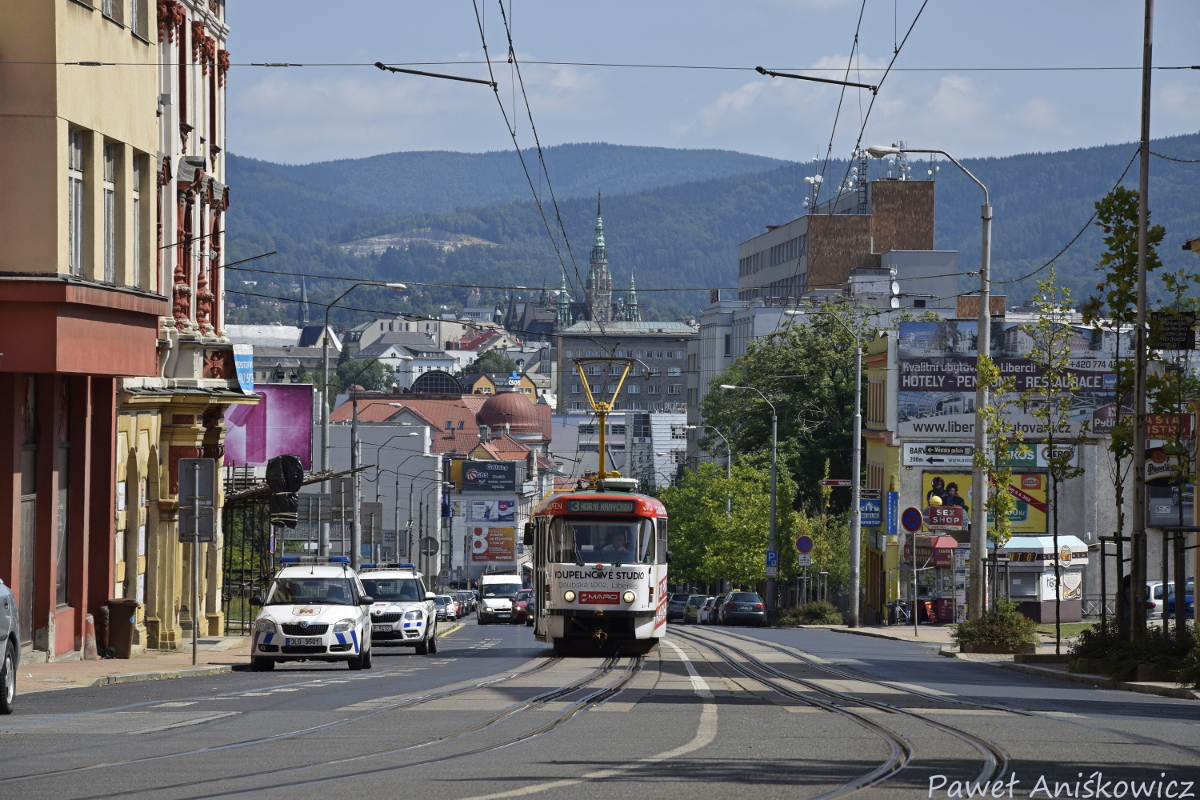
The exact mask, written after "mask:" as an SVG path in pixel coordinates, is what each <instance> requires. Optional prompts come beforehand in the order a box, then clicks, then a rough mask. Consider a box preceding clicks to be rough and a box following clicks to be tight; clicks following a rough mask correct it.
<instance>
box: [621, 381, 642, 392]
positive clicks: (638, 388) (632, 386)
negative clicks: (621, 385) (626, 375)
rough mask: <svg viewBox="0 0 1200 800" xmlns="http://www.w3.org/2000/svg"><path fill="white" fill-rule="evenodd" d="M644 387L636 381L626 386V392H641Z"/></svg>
mask: <svg viewBox="0 0 1200 800" xmlns="http://www.w3.org/2000/svg"><path fill="white" fill-rule="evenodd" d="M641 391H642V387H641V386H638V385H637V384H636V383H631V384H630V385H628V386H626V387H625V394H641Z"/></svg>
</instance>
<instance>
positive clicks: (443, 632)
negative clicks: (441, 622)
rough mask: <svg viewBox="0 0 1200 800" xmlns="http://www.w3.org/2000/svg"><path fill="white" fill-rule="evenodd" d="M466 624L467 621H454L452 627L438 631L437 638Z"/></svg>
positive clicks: (447, 634)
mask: <svg viewBox="0 0 1200 800" xmlns="http://www.w3.org/2000/svg"><path fill="white" fill-rule="evenodd" d="M466 624H467V623H465V622H458V623H455V625H454V627H452V628H447V629H446V630H444V631H438V632H437V636H438V638H439V639H440V638H442V637H443V636H449V635H450V634H452V633H454V632H455V631H456V630H458V629H459V628H461V627H463V626H464V625H466Z"/></svg>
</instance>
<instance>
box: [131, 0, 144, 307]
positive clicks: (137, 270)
mask: <svg viewBox="0 0 1200 800" xmlns="http://www.w3.org/2000/svg"><path fill="white" fill-rule="evenodd" d="M136 1H137V0H134V2H136ZM134 10H136V9H134ZM134 19H137V17H134ZM141 186H142V159H141V157H140V156H135V157H134V159H133V273H132V274H131V275H130V277H129V285H130V286H141V285H142V191H141Z"/></svg>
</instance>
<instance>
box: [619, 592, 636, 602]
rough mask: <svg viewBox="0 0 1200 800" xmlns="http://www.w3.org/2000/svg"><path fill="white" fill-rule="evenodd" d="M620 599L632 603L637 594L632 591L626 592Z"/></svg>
mask: <svg viewBox="0 0 1200 800" xmlns="http://www.w3.org/2000/svg"><path fill="white" fill-rule="evenodd" d="M621 599H622V600H624V601H625V602H626V603H632V602H633V601H634V600H636V599H637V595H635V594H634V593H633V592H626V593H625V594H623V595H621Z"/></svg>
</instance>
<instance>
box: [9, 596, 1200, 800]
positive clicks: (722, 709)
mask: <svg viewBox="0 0 1200 800" xmlns="http://www.w3.org/2000/svg"><path fill="white" fill-rule="evenodd" d="M777 648H782V649H777ZM374 661H375V666H374V668H373V669H372V670H370V671H366V672H351V671H349V670H347V669H346V668H345V667H343V666H340V665H337V666H334V665H308V664H299V665H288V666H283V667H278V668H276V670H275V671H274V672H270V673H251V672H235V673H233V674H230V675H219V676H211V677H198V678H183V679H176V680H168V681H158V682H151V683H135V684H118V685H113V686H106V687H101V688H95V689H81V690H64V691H57V692H45V693H36V694H28V695H21V696H20V697H19V698H18V703H19V705H18V710H17V712H16V713H15V714H13V715H12V716H9V717H5V718H0V798H9V797H53V798H85V797H86V798H95V797H137V798H199V797H231V796H244V795H255V796H261V797H328V796H338V797H341V796H344V795H346V794H351V793H352V794H353V795H354V796H362V797H399V796H404V797H410V796H412V797H420V798H423V799H424V798H430V799H431V800H432V799H435V798H482V797H542V798H560V797H561V798H573V799H574V798H580V797H589V798H590V797H605V798H609V797H612V798H623V797H630V798H648V797H650V798H657V797H669V798H681V799H684V800H694V798H697V797H704V798H708V797H713V798H727V797H730V798H734V797H736V798H741V797H754V798H760V797H787V798H793V799H796V798H799V799H802V800H803V799H808V798H818V797H820V798H833V797H844V796H849V794H852V793H858V794H859V795H860V796H862V797H864V798H870V797H881V798H882V797H889V798H890V797H897V798H900V797H903V798H917V797H929V796H931V795H932V796H934V797H946V796H947V795H948V794H949V796H964V797H965V796H967V794H968V793H967V790H966V787H965V786H964V783H963V782H964V781H969V782H971V789H972V792H971V793H972V794H974V795H975V796H979V790H978V789H976V788H975V785H974V784H975V782H976V781H985V782H986V781H996V780H998V781H1000V783H999V784H995V783H993V784H989V785H988V786H987V787H986V788H987V789H989V790H992V791H989V794H990V796H993V797H1001V796H1003V797H1039V798H1040V797H1067V796H1070V797H1073V798H1085V800H1088V799H1089V798H1106V797H1114V798H1123V797H1135V796H1139V795H1140V796H1141V797H1152V798H1155V800H1160V798H1163V797H1172V795H1174V796H1175V797H1188V796H1195V794H1196V792H1197V791H1200V790H1198V789H1197V788H1196V785H1197V784H1200V703H1196V702H1192V701H1187V700H1174V699H1169V698H1160V697H1153V696H1145V695H1137V694H1130V693H1126V692H1116V691H1109V690H1104V689H1097V688H1092V687H1087V686H1081V685H1077V684H1070V683H1063V682H1058V681H1052V680H1048V679H1041V678H1037V677H1033V676H1028V675H1023V674H1019V673H1013V672H1008V671H1004V670H1000V669H997V668H996V667H994V666H991V665H988V664H979V663H971V662H966V661H961V660H953V659H946V658H941V657H939V656H937V655H936V654H935V653H934V652H933V649H932V648H929V647H924V646H920V645H913V644H908V643H904V642H892V641H881V640H878V639H869V638H863V637H857V636H849V635H845V634H836V633H831V632H828V631H822V630H789V631H774V630H767V631H759V630H740V629H737V630H729V629H723V628H707V627H705V628H697V627H695V626H687V627H680V626H675V625H672V626H671V627H670V629H669V634H668V638H667V641H666V643H664V645H662V646H660V647H659V648H658V649H657V650H656V651H655V652H652V653H651V654H650V655H648V656H646V657H644V658H603V657H601V656H599V655H597V656H591V657H586V656H585V657H575V658H568V659H556V658H554V657H553V655H552V653H551V652H550V651H549V648H547V647H546V646H544V645H541V644H539V643H538V642H535V641H534V639H533V634H532V629H529V628H525V627H508V626H499V625H496V626H478V625H476V624H475V623H474V620H473V618H472V619H468V620H467V625H466V626H465V627H463V628H461V629H460V630H458V631H456V632H454V633H452V634H450V635H448V636H446V637H443V639H442V640H441V644H440V646H439V652H438V653H437V654H436V655H432V656H418V655H415V654H414V653H413V652H412V650H410V649H407V648H396V649H391V648H379V649H377V651H376V654H375V659H374ZM1095 773H1100V776H1099V777H1097V776H1096V775H1095ZM1164 774H1165V776H1164ZM1043 777H1044V784H1043V783H1040V782H1039V778H1043ZM1014 780H1015V781H1016V782H1015V783H1011V787H1010V782H1012V781H1014ZM1089 780H1091V781H1092V787H1091V788H1092V792H1091V794H1089V786H1088V785H1087V784H1086V782H1087V781H1089ZM1172 780H1174V781H1177V783H1176V784H1171V783H1170V782H1171V781H1172ZM1131 781H1132V782H1133V787H1132V789H1131V786H1130V783H1129V782H1131ZM1151 781H1154V782H1156V783H1155V784H1154V785H1153V786H1152V787H1149V789H1148V791H1146V790H1144V789H1143V784H1144V783H1149V782H1151ZM1182 782H1195V783H1192V784H1190V785H1185V784H1184V783H1182ZM1077 783H1078V786H1077ZM931 785H932V786H933V787H934V788H933V790H932V792H931V789H930V787H931ZM1043 786H1044V787H1045V788H1042V787H1043ZM1134 789H1136V790H1137V794H1136V795H1135V794H1134V791H1133V790H1134ZM1097 790H1098V791H1097ZM1189 790H1190V792H1191V794H1190V795H1189V794H1187V793H1186V792H1187V791H1189Z"/></svg>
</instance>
